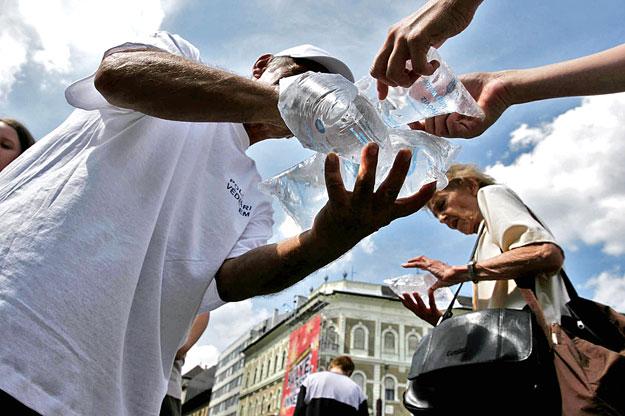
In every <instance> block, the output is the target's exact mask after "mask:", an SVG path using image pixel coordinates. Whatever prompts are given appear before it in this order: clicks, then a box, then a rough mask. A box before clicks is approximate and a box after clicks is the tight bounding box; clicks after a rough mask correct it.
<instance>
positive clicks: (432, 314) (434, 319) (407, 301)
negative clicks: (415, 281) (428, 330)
mask: <svg viewBox="0 0 625 416" xmlns="http://www.w3.org/2000/svg"><path fill="white" fill-rule="evenodd" d="M412 296H413V297H414V298H415V300H416V301H417V302H416V303H415V301H414V300H412V298H411V297H410V294H408V293H404V294H403V297H402V299H401V303H403V304H404V306H405V307H406V308H408V309H410V310H411V311H412V312H413V313H414V314H415V315H417V316H418V317H419V318H421V319H423V320H424V321H425V322H428V323H430V324H431V325H433V326H436V324H437V323H438V320H439V319H440V317H441V316H443V314H442V313H441V312H440V311H439V310H438V308H437V307H436V301H435V300H434V292H431V293H428V299H429V301H430V307H429V308H428V307H427V306H425V302H423V299H421V296H419V294H418V293H417V292H412Z"/></svg>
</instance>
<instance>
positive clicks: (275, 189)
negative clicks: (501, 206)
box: [259, 130, 460, 230]
mask: <svg viewBox="0 0 625 416" xmlns="http://www.w3.org/2000/svg"><path fill="white" fill-rule="evenodd" d="M406 148H407V149H410V150H411V151H412V160H411V162H410V169H409V171H408V174H407V175H406V179H405V180H404V184H403V186H402V188H401V191H400V192H399V196H400V197H405V196H410V195H412V194H414V193H415V192H417V191H418V190H419V189H420V188H421V186H423V185H425V184H426V183H430V182H433V181H436V183H437V188H438V189H443V188H444V187H445V186H447V177H446V176H445V173H444V172H445V171H447V168H448V167H449V165H450V164H451V163H452V162H453V160H454V159H455V158H456V156H457V154H458V152H459V150H460V146H457V145H454V144H452V143H450V142H448V141H447V140H445V139H441V138H440V137H436V136H432V135H431V134H428V133H424V132H421V131H409V130H391V131H390V133H389V142H388V143H387V145H386V147H385V148H384V151H383V152H380V154H379V161H378V169H377V171H376V185H375V186H376V188H377V186H378V185H379V184H380V183H381V181H382V180H384V178H386V176H387V175H388V172H389V171H390V169H391V166H392V161H393V159H394V157H395V155H396V154H397V152H399V150H401V149H406ZM325 157H326V155H324V154H323V153H315V154H314V155H313V156H311V157H310V158H308V159H306V160H304V161H303V162H300V163H298V164H297V165H295V166H293V167H291V168H289V169H287V170H285V171H284V172H281V173H279V174H277V175H276V176H274V177H272V178H269V179H267V180H264V181H263V182H261V183H260V185H259V189H260V190H261V191H262V192H265V193H267V194H269V195H272V196H274V197H276V198H277V199H278V201H279V202H280V204H281V206H282V208H283V209H284V211H285V212H286V213H287V215H289V217H291V218H292V219H293V220H294V221H295V223H296V224H297V225H298V226H299V227H300V230H307V229H309V228H310V227H312V224H313V220H314V218H315V215H317V213H318V212H319V210H320V209H321V208H322V207H323V206H324V205H325V204H326V202H327V201H328V193H327V191H326V186H325V176H324V162H325ZM339 161H340V170H341V178H342V179H343V184H344V186H345V189H348V190H352V189H353V188H354V184H355V183H356V178H357V177H358V169H359V168H360V166H359V165H358V164H356V163H353V162H350V161H348V160H346V159H343V158H339Z"/></svg>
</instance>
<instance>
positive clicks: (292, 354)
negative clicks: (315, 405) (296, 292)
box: [280, 315, 321, 416]
mask: <svg viewBox="0 0 625 416" xmlns="http://www.w3.org/2000/svg"><path fill="white" fill-rule="evenodd" d="M320 332H321V315H317V316H315V317H314V318H313V319H311V320H310V321H308V322H306V323H305V324H304V325H302V326H300V327H299V328H297V329H296V330H295V331H293V332H291V337H290V340H289V353H288V355H287V361H286V374H285V376H284V389H283V390H282V391H283V392H284V394H283V395H282V407H281V409H280V416H292V415H293V411H295V404H296V403H297V394H298V393H299V387H300V386H301V385H302V382H303V381H304V379H305V378H306V376H307V375H308V374H312V373H314V372H316V371H317V365H318V364H319V333H320Z"/></svg>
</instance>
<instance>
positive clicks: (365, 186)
mask: <svg viewBox="0 0 625 416" xmlns="http://www.w3.org/2000/svg"><path fill="white" fill-rule="evenodd" d="M378 150H379V149H378V145H377V144H375V143H369V144H368V145H367V146H366V147H365V148H364V149H363V151H362V156H361V162H360V171H359V172H358V178H357V179H356V184H355V185H354V190H353V192H348V191H347V190H345V187H344V185H343V180H342V178H341V173H340V170H339V159H338V156H336V155H334V154H330V155H328V157H327V158H326V164H325V180H326V188H327V190H328V197H329V200H328V202H327V204H326V205H325V206H324V207H323V208H322V209H321V211H320V212H319V214H317V217H316V218H315V222H314V224H313V227H312V229H311V233H312V236H313V238H317V239H319V240H320V241H321V242H323V243H324V244H327V245H331V246H334V247H336V248H337V249H339V250H342V251H347V250H348V249H349V248H351V247H352V246H354V245H355V244H356V243H358V241H360V240H361V239H363V238H364V237H366V236H368V235H369V234H372V233H374V232H375V231H377V230H378V229H380V228H382V227H384V226H386V225H388V224H389V223H390V222H391V221H393V220H395V219H396V218H400V217H405V216H408V215H410V214H412V213H414V212H416V211H418V210H419V209H420V208H421V207H422V206H423V205H425V203H426V202H427V201H428V200H429V199H430V198H431V197H432V195H433V193H434V190H435V183H430V184H428V185H425V186H424V187H422V188H421V189H420V190H419V192H417V193H415V194H414V195H412V196H410V197H407V198H400V199H397V195H398V194H399V191H400V189H401V187H402V185H403V183H404V179H405V178H406V174H407V173H408V169H409V167H410V159H411V152H410V151H409V150H407V149H402V150H401V151H400V152H399V153H398V154H397V156H396V157H395V162H394V163H393V167H392V168H391V170H390V172H389V174H388V176H387V177H386V179H385V180H384V182H383V183H382V184H381V185H380V186H379V187H378V189H377V191H375V192H374V190H373V188H374V184H375V171H376V167H377V163H378ZM341 254H342V253H341Z"/></svg>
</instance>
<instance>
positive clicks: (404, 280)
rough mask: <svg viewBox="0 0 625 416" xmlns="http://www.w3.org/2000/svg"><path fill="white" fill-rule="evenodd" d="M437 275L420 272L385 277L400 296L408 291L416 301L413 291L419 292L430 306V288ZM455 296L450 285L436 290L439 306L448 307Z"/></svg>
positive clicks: (435, 299) (435, 300) (387, 282)
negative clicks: (389, 277) (390, 277)
mask: <svg viewBox="0 0 625 416" xmlns="http://www.w3.org/2000/svg"><path fill="white" fill-rule="evenodd" d="M436 280H437V279H436V277H434V276H432V275H431V274H430V273H418V274H406V275H403V276H399V277H394V278H392V279H384V283H386V284H387V285H388V286H389V287H390V288H391V290H392V291H393V292H394V293H395V294H396V295H397V296H399V297H400V298H403V296H402V295H403V294H404V293H408V294H409V295H410V297H411V298H412V299H413V300H414V301H415V302H416V299H414V296H413V295H412V293H413V292H417V293H418V294H419V297H420V298H421V300H423V302H424V303H425V305H426V306H427V307H430V299H429V296H428V289H429V288H430V286H432V285H433V284H434V283H435V282H436ZM453 298H454V295H453V293H452V292H451V289H449V288H448V287H441V288H439V289H436V290H435V291H434V302H436V306H437V307H438V308H441V309H443V308H447V306H449V303H450V302H451V300H452V299H453Z"/></svg>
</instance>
